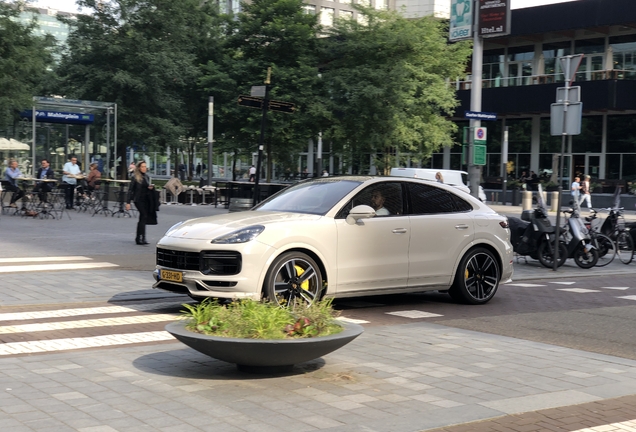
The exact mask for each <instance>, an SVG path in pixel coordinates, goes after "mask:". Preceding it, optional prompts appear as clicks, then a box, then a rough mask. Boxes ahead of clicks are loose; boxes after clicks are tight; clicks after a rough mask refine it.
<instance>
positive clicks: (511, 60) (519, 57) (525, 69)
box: [507, 46, 534, 86]
mask: <svg viewBox="0 0 636 432" xmlns="http://www.w3.org/2000/svg"><path fill="white" fill-rule="evenodd" d="M533 59H534V47H532V46H522V47H511V48H508V80H507V85H509V86H520V85H529V84H531V77H532V62H533Z"/></svg>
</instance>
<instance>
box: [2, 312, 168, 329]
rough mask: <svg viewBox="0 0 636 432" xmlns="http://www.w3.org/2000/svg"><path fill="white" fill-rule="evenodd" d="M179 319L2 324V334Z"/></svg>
mask: <svg viewBox="0 0 636 432" xmlns="http://www.w3.org/2000/svg"><path fill="white" fill-rule="evenodd" d="M177 319H178V318H177V317H176V316H175V315H168V314H156V315H137V316H128V317H116V318H101V319H86V320H77V321H61V322H50V323H35V324H18V325H13V326H0V334H14V333H28V332H42V331H55V330H69V329H80V328H91V327H111V326H120V325H132V324H146V323H153V322H162V321H176V320H177Z"/></svg>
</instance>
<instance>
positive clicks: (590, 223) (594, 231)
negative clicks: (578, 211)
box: [585, 209, 618, 267]
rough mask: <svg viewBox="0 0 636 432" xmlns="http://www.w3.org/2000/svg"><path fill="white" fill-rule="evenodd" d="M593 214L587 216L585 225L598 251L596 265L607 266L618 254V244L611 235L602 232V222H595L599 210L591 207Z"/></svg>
mask: <svg viewBox="0 0 636 432" xmlns="http://www.w3.org/2000/svg"><path fill="white" fill-rule="evenodd" d="M590 211H591V212H592V214H591V215H590V216H587V217H585V227H586V228H587V230H588V233H589V235H590V238H591V239H592V244H593V245H594V246H595V247H596V250H597V251H598V262H597V263H596V266H598V267H605V266H606V265H608V264H609V263H611V262H612V261H614V258H615V257H616V255H617V250H618V248H617V245H616V242H615V241H614V240H612V239H611V238H610V237H609V236H607V235H605V234H602V233H601V226H602V224H601V223H594V222H595V221H597V220H598V216H597V214H598V212H597V211H596V210H594V209H590Z"/></svg>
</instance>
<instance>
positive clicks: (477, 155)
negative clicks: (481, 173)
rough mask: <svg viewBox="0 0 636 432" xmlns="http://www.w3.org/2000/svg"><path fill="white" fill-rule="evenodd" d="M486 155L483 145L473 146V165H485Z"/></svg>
mask: <svg viewBox="0 0 636 432" xmlns="http://www.w3.org/2000/svg"><path fill="white" fill-rule="evenodd" d="M486 153H487V152H486V146H485V145H482V144H475V145H473V165H486Z"/></svg>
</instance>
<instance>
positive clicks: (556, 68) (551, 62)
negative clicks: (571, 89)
mask: <svg viewBox="0 0 636 432" xmlns="http://www.w3.org/2000/svg"><path fill="white" fill-rule="evenodd" d="M570 54H571V50H570V42H569V41H564V42H557V43H549V44H547V43H546V44H543V61H544V74H545V75H546V76H547V77H550V79H549V80H548V81H547V82H562V81H563V71H562V70H561V62H560V61H559V57H564V56H566V55H570Z"/></svg>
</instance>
